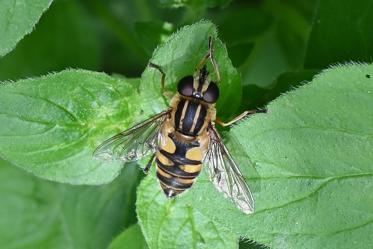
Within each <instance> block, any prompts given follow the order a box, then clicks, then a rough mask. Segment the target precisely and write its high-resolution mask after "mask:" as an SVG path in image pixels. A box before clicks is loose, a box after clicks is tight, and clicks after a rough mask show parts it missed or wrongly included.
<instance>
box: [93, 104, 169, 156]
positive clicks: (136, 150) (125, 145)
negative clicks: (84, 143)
mask: <svg viewBox="0 0 373 249" xmlns="http://www.w3.org/2000/svg"><path fill="white" fill-rule="evenodd" d="M170 111H171V110H167V111H164V112H161V113H159V114H157V115H155V116H153V117H151V118H149V119H147V120H145V121H143V122H142V123H139V124H137V125H135V126H134V127H132V128H130V129H128V130H126V131H123V132H121V133H119V134H117V135H115V136H113V137H111V138H109V139H108V140H106V141H104V142H103V143H102V144H101V145H100V146H98V147H97V149H96V150H95V151H94V152H93V155H94V157H96V158H99V159H105V160H110V159H114V160H123V161H124V162H129V161H134V160H138V159H140V158H141V157H143V156H146V155H149V154H151V153H154V152H155V150H156V148H157V145H158V139H159V131H160V128H161V125H162V123H163V122H164V121H165V119H166V118H167V116H168V114H169V113H170Z"/></svg>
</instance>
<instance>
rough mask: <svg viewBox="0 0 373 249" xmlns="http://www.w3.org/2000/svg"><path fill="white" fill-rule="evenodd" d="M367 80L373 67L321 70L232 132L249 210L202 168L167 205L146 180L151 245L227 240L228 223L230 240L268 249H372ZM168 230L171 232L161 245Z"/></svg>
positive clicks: (372, 104) (145, 222)
mask: <svg viewBox="0 0 373 249" xmlns="http://www.w3.org/2000/svg"><path fill="white" fill-rule="evenodd" d="M372 76H373V65H363V64H352V65H347V66H339V67H334V68H332V69H328V70H326V71H324V72H322V73H321V74H319V75H318V76H316V77H315V78H314V80H313V81H312V82H311V83H309V84H307V85H304V86H302V87H299V88H298V89H297V90H294V91H292V92H290V93H288V94H285V95H283V96H281V97H279V98H278V99H276V100H274V101H273V102H271V103H270V104H269V105H268V113H267V114H257V115H255V116H254V117H252V118H249V119H248V120H246V121H244V122H241V123H240V124H238V125H237V126H235V127H233V128H232V129H231V131H230V132H229V134H228V137H226V138H227V139H228V147H229V148H230V149H231V152H232V154H233V156H234V157H235V158H236V160H237V162H238V164H239V165H240V168H241V170H242V172H243V174H244V175H245V177H246V179H247V180H248V182H249V185H250V186H251V189H252V191H253V194H254V198H255V200H256V212H255V213H254V214H252V215H245V214H243V213H242V212H240V211H239V210H238V209H237V208H236V207H235V206H234V205H233V204H232V203H231V202H230V201H229V200H227V199H225V198H224V197H223V196H222V195H221V194H220V193H218V192H217V191H216V190H215V189H214V187H213V185H212V184H211V183H210V181H208V180H207V175H206V173H203V174H202V175H201V176H199V179H198V181H197V182H196V184H195V185H194V186H193V187H192V189H191V190H189V191H188V192H187V193H185V194H183V195H181V196H180V197H178V198H176V199H174V200H171V201H170V200H167V198H166V197H165V196H163V194H162V193H161V190H160V187H159V186H157V182H156V181H155V177H151V178H149V179H146V180H145V181H143V182H142V184H141V187H140V189H139V191H138V203H137V210H138V214H139V218H140V221H141V223H140V224H141V225H142V228H143V230H144V233H145V237H146V239H147V241H148V244H149V246H150V248H176V242H180V241H182V242H180V243H183V245H186V244H187V242H186V240H187V239H186V238H189V244H196V243H197V244H198V245H199V244H200V245H201V246H208V245H209V242H210V241H208V240H207V239H206V237H208V238H210V237H209V236H211V234H212V233H213V234H215V236H216V237H220V236H222V237H221V238H224V237H223V236H225V235H226V229H229V231H230V232H229V234H230V235H229V236H228V237H229V238H230V241H231V240H232V239H233V238H232V233H233V234H235V237H236V238H238V237H239V236H244V237H245V238H247V239H253V240H255V241H257V242H260V243H263V244H266V245H269V246H270V247H271V248H273V249H276V248H290V249H292V248H294V249H296V248H305V249H308V248H310V249H313V248H339V249H340V248H370V247H371V245H372V237H371V231H372V229H373V192H372V191H371V190H372V188H373V177H372V176H373V167H372V160H373V158H372V155H373V153H372V152H373V137H372V133H373V126H372V124H373V80H372V78H373V77H372ZM250 162H251V163H250ZM252 167H255V169H256V171H257V173H258V175H254V174H253V173H252V172H253V169H252ZM176 217H179V218H178V219H176ZM190 217H193V218H194V219H191V218H190ZM191 221H193V223H191ZM188 222H189V223H188ZM183 224H194V226H191V227H189V228H188V227H187V226H183ZM201 224H209V225H204V226H201ZM180 227H184V229H183V234H188V235H189V237H183V238H184V240H182V239H181V237H182V235H181V234H182V233H181V232H180V234H179V233H176V235H175V231H181V230H180ZM196 227H197V229H196ZM214 229H215V231H214V232H212V231H213V230H214ZM167 231H174V232H173V233H172V235H173V236H170V237H171V238H172V241H171V243H170V244H168V245H167V244H166V242H165V239H164V238H165V237H166V234H170V233H171V232H168V233H167ZM196 234H197V235H196ZM192 235H194V236H192ZM175 237H176V238H180V239H179V240H177V239H175ZM214 241H215V243H216V244H215V246H214V248H236V246H235V245H234V244H233V242H231V243H229V244H225V245H224V244H223V243H220V244H219V243H217V241H219V240H217V239H216V238H215V239H214ZM162 246H164V247H162Z"/></svg>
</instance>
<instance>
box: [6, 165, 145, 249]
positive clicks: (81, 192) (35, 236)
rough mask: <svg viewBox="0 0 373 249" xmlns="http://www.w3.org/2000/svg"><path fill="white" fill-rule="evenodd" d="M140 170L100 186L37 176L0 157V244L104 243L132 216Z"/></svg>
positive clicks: (35, 248) (65, 246)
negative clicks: (54, 181) (64, 182)
mask: <svg viewBox="0 0 373 249" xmlns="http://www.w3.org/2000/svg"><path fill="white" fill-rule="evenodd" d="M139 173H140V172H139V170H138V169H137V168H135V167H127V168H126V169H125V170H124V172H123V174H122V175H121V176H120V177H118V179H117V180H115V181H114V182H112V183H110V184H109V185H105V186H100V187H97V186H95V187H86V186H85V187H83V186H70V185H64V184H57V183H51V182H47V181H45V180H41V179H38V178H36V177H34V176H32V175H30V174H27V173H25V172H24V171H21V170H20V169H17V168H16V167H14V166H11V165H10V164H8V163H6V162H5V161H1V160H0V195H1V205H0V217H1V220H0V233H1V236H0V247H1V248H7V249H16V248H28V249H40V248H56V249H59V248H61V249H70V248H71V249H73V248H84V249H88V248H92V249H97V248H98V249H100V248H106V247H107V246H108V245H109V243H110V240H111V239H112V238H113V237H114V236H116V235H117V234H118V233H119V232H120V230H121V229H123V227H125V226H128V225H129V224H131V223H133V222H134V218H135V212H134V208H135V207H134V199H135V196H134V193H135V190H136V185H137V183H138V180H139Z"/></svg>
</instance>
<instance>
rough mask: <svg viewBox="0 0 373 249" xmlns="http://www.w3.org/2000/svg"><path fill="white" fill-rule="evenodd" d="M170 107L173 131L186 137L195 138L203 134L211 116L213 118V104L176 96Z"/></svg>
mask: <svg viewBox="0 0 373 249" xmlns="http://www.w3.org/2000/svg"><path fill="white" fill-rule="evenodd" d="M172 105H173V106H172V107H173V108H174V111H173V117H172V120H173V123H174V127H175V130H176V131H178V132H180V133H182V134H184V135H187V136H193V137H195V136H198V135H200V134H201V133H203V131H204V130H205V129H206V128H207V125H208V123H209V122H210V121H211V119H212V118H213V117H212V116H215V115H214V114H215V112H214V110H215V107H214V105H213V104H208V103H205V102H203V101H200V100H196V99H194V98H190V97H184V96H181V95H176V96H175V97H174V99H173V102H172ZM212 114H213V115H212Z"/></svg>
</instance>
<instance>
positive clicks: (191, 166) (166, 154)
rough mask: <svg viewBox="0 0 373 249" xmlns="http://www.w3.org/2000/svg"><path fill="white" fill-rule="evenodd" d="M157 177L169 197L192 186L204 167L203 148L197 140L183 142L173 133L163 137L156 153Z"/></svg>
mask: <svg viewBox="0 0 373 249" xmlns="http://www.w3.org/2000/svg"><path fill="white" fill-rule="evenodd" d="M156 163H157V177H158V179H159V182H160V184H161V187H162V189H163V191H164V192H165V194H166V195H167V196H168V197H172V196H175V195H177V194H180V193H181V192H183V191H184V190H186V189H188V188H190V187H191V186H192V184H193V182H194V179H195V178H196V177H197V176H198V175H199V173H200V171H201V167H202V150H201V148H200V144H199V143H198V142H197V141H194V142H191V143H183V142H180V141H178V140H177V139H176V138H175V136H174V134H173V133H169V134H167V136H166V137H163V138H162V142H161V144H160V147H159V149H158V151H157V153H156Z"/></svg>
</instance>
